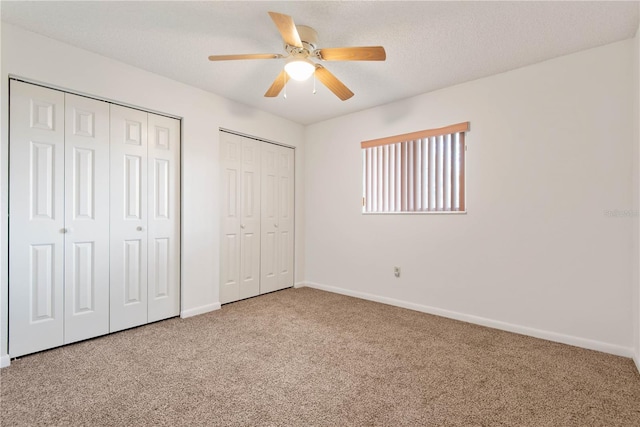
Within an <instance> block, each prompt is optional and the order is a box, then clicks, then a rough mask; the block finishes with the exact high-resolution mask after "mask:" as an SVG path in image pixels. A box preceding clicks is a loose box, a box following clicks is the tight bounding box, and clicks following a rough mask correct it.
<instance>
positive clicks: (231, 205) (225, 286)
mask: <svg viewBox="0 0 640 427" xmlns="http://www.w3.org/2000/svg"><path fill="white" fill-rule="evenodd" d="M241 156H242V138H241V137H239V136H236V135H231V134H228V133H226V132H220V160H221V164H222V171H221V176H220V197H221V198H220V203H221V214H220V216H221V223H220V225H221V230H220V233H221V239H220V302H221V303H222V304H225V303H228V302H231V301H237V300H239V299H240V198H239V194H240V185H241V183H240V181H241V180H240V175H241Z"/></svg>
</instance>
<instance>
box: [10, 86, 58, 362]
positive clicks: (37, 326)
mask: <svg viewBox="0 0 640 427" xmlns="http://www.w3.org/2000/svg"><path fill="white" fill-rule="evenodd" d="M10 85H11V86H10V89H11V99H10V109H11V116H10V136H9V138H10V141H11V143H10V147H9V156H10V157H9V164H10V165H11V167H10V172H9V182H10V188H9V194H10V196H9V216H10V218H9V225H10V236H9V253H10V256H9V307H10V310H9V354H10V355H11V356H12V357H17V356H21V355H24V354H28V353H33V352H36V351H40V350H44V349H47V348H51V347H56V346H59V345H61V344H63V342H64V329H63V327H64V308H63V297H64V289H63V286H64V282H63V262H64V258H63V250H64V231H65V230H64V202H63V194H64V94H63V93H62V92H59V91H56V90H52V89H47V88H43V87H40V86H35V85H30V84H26V83H22V82H18V81H14V80H12V81H11V83H10Z"/></svg>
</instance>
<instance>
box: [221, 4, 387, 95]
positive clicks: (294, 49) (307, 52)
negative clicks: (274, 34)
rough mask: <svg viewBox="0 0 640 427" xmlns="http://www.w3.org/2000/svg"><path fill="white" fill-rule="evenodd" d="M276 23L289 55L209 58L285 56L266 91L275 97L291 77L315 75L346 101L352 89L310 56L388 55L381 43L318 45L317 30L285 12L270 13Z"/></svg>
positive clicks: (360, 57) (339, 58)
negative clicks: (343, 45)
mask: <svg viewBox="0 0 640 427" xmlns="http://www.w3.org/2000/svg"><path fill="white" fill-rule="evenodd" d="M269 15H270V16H271V19H272V20H273V22H274V23H275V24H276V27H277V28H278V31H279V32H280V35H281V36H282V39H283V40H284V50H285V52H286V54H284V55H282V54H279V53H259V54H246V55H211V56H209V60H210V61H228V60H236V59H280V58H285V59H286V64H285V66H284V70H282V72H280V74H279V75H278V77H276V79H275V80H274V81H273V84H272V85H271V87H270V88H269V89H268V90H267V92H266V93H265V94H264V96H266V97H275V96H278V94H279V93H280V92H281V91H282V88H283V87H284V86H285V85H286V83H287V81H289V78H292V79H294V80H306V79H308V78H309V77H311V75H314V76H315V77H316V78H317V79H318V80H320V82H321V83H322V84H324V85H325V86H326V87H327V88H328V89H329V90H330V91H331V92H333V93H334V94H335V95H336V96H337V97H338V98H340V99H341V100H343V101H346V100H347V99H349V98H351V97H352V96H353V92H351V90H349V88H348V87H346V86H345V85H344V84H343V83H342V82H341V81H340V80H338V78H337V77H336V76H334V75H333V74H331V72H329V70H327V69H326V68H325V67H324V66H322V65H320V64H318V63H315V62H313V61H312V60H311V59H312V58H313V59H318V60H321V61H384V60H385V59H386V57H387V54H386V52H385V51H384V48H383V47H382V46H365V47H334V48H321V49H319V48H318V33H317V32H316V30H314V29H313V28H311V27H307V26H306V25H295V23H294V22H293V18H291V17H290V16H289V15H284V14H282V13H276V12H269Z"/></svg>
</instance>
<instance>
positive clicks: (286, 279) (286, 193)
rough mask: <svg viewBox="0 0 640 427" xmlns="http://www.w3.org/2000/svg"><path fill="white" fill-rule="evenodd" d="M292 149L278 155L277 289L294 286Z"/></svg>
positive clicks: (293, 175)
mask: <svg viewBox="0 0 640 427" xmlns="http://www.w3.org/2000/svg"><path fill="white" fill-rule="evenodd" d="M294 155H295V151H294V150H293V149H292V148H286V147H279V153H278V231H277V235H278V263H277V270H276V274H277V277H278V279H277V281H276V283H277V284H276V289H284V288H290V287H292V286H293V261H294V258H295V254H294V253H293V248H294V191H295V190H294V177H295V172H294V159H295V157H294Z"/></svg>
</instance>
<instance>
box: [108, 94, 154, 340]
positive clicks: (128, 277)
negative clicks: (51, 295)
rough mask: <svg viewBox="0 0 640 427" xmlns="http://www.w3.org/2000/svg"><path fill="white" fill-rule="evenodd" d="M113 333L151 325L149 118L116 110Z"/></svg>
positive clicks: (113, 140) (113, 133)
mask: <svg viewBox="0 0 640 427" xmlns="http://www.w3.org/2000/svg"><path fill="white" fill-rule="evenodd" d="M110 127H111V136H110V140H111V141H110V142H111V144H110V149H111V220H110V223H111V248H110V252H111V256H110V271H111V274H110V276H111V277H110V278H111V297H110V300H111V306H110V329H109V330H110V332H115V331H119V330H121V329H126V328H131V327H133V326H138V325H142V324H144V323H146V322H147V113H145V112H142V111H139V110H134V109H131V108H126V107H121V106H118V105H111V126H110Z"/></svg>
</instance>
